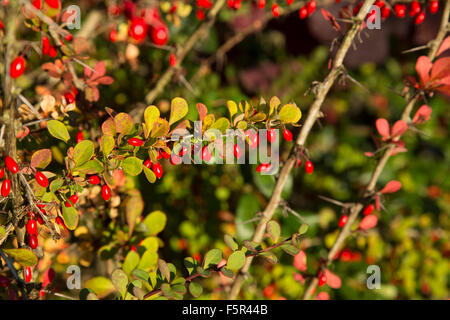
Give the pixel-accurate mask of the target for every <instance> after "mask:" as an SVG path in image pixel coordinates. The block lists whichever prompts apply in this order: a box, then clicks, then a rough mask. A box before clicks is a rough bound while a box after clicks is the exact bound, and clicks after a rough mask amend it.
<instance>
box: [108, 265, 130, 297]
mask: <svg viewBox="0 0 450 320" xmlns="http://www.w3.org/2000/svg"><path fill="white" fill-rule="evenodd" d="M111 280H112V283H113V285H114V287H115V288H116V290H117V291H119V293H120V295H121V296H122V299H124V298H125V294H126V293H127V286H128V276H127V274H126V273H125V272H124V271H123V270H121V269H116V270H114V271H113V273H112V274H111Z"/></svg>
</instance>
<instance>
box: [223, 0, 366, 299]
mask: <svg viewBox="0 0 450 320" xmlns="http://www.w3.org/2000/svg"><path fill="white" fill-rule="evenodd" d="M373 3H374V0H365V1H364V3H363V5H362V7H361V9H360V11H359V13H358V15H357V16H356V22H355V24H353V26H352V27H351V28H350V29H349V30H348V31H347V32H346V34H345V36H344V39H343V40H342V42H341V44H340V46H339V49H338V50H337V52H336V55H335V57H334V60H333V65H332V69H331V70H330V72H329V73H328V75H327V77H326V78H325V80H324V81H323V82H322V83H320V84H319V85H318V86H317V94H316V98H315V100H314V102H313V104H312V105H311V108H310V110H309V112H308V115H307V117H306V120H305V123H304V124H303V127H302V129H301V131H300V134H299V135H298V137H297V140H296V147H294V149H296V148H301V147H302V146H304V144H305V142H306V139H307V137H308V135H309V133H310V131H311V129H312V127H313V125H314V123H315V122H316V120H317V119H318V118H319V117H320V108H321V106H322V104H323V102H324V100H325V98H326V96H327V94H328V92H329V90H330V89H331V87H332V85H333V84H334V82H335V81H336V79H338V77H339V76H340V75H341V73H342V64H343V61H344V58H345V56H346V54H347V52H348V50H349V48H350V46H351V45H352V43H353V40H354V39H355V37H356V35H357V34H358V33H359V31H360V30H361V25H362V21H363V19H364V17H365V16H366V14H367V12H368V11H369V8H370V6H371V5H372V4H373ZM295 160H296V155H295V153H294V152H291V155H290V157H289V158H288V159H287V161H286V162H285V164H284V166H283V168H282V169H281V172H280V175H279V178H278V180H277V183H276V185H275V188H274V191H273V194H272V197H271V198H270V200H269V203H268V205H267V207H266V209H265V210H264V212H263V218H262V219H261V221H260V222H259V224H258V226H257V227H256V230H255V233H254V235H253V238H252V241H254V242H256V243H260V242H261V240H262V237H263V235H264V231H265V229H266V225H267V223H268V222H269V221H270V219H271V218H272V216H273V214H274V212H275V209H276V208H277V207H278V206H279V203H280V199H281V192H282V190H283V187H284V185H285V184H286V181H287V179H288V176H289V173H290V172H291V169H292V168H293V166H294V163H295ZM252 260H253V259H252V257H249V258H248V259H246V262H245V264H244V266H243V267H242V269H241V270H242V272H243V273H246V272H247V271H248V269H249V268H250V266H251V264H252ZM243 281H244V278H243V277H242V275H237V276H236V278H235V279H234V282H233V284H232V287H231V290H230V293H229V295H228V299H236V297H237V296H238V294H239V292H240V290H241V286H242V283H243Z"/></svg>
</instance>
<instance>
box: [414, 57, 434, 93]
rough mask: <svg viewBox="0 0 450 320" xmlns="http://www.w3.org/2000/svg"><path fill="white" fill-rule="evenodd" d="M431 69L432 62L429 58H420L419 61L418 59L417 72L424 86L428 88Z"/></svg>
mask: <svg viewBox="0 0 450 320" xmlns="http://www.w3.org/2000/svg"><path fill="white" fill-rule="evenodd" d="M431 67H432V63H431V60H430V59H429V58H428V57H427V56H420V57H419V59H417V62H416V72H417V74H418V75H419V77H420V82H421V83H422V85H424V86H426V83H427V82H428V80H429V79H430V70H431Z"/></svg>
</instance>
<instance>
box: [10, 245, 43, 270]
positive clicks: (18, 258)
mask: <svg viewBox="0 0 450 320" xmlns="http://www.w3.org/2000/svg"><path fill="white" fill-rule="evenodd" d="M3 251H4V252H5V253H6V254H7V255H8V256H9V257H11V258H13V259H14V261H15V262H17V263H18V264H20V265H21V266H23V267H33V266H34V265H36V263H37V262H38V259H37V257H36V255H35V254H34V253H33V252H32V251H31V250H28V249H3Z"/></svg>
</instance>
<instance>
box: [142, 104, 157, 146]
mask: <svg viewBox="0 0 450 320" xmlns="http://www.w3.org/2000/svg"><path fill="white" fill-rule="evenodd" d="M159 116H160V112H159V109H158V108H157V107H155V106H149V107H147V108H146V109H145V112H144V120H145V137H146V138H148V135H149V134H150V131H151V130H152V129H153V125H154V124H155V123H156V121H158V119H159Z"/></svg>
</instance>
